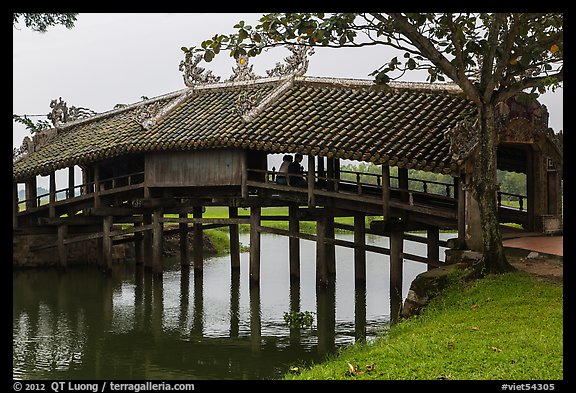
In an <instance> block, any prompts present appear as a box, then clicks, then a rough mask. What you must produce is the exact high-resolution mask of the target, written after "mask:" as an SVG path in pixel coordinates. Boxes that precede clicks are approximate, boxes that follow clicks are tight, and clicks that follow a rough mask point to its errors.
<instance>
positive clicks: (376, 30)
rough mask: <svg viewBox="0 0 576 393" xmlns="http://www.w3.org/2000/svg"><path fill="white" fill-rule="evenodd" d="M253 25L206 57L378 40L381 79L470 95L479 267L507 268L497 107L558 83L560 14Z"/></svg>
mask: <svg viewBox="0 0 576 393" xmlns="http://www.w3.org/2000/svg"><path fill="white" fill-rule="evenodd" d="M259 21H260V24H258V25H257V26H255V27H252V26H249V25H246V24H245V23H244V22H239V23H238V24H236V25H235V26H234V28H235V29H237V32H236V33H233V34H230V35H221V34H216V35H215V36H214V37H213V38H211V39H207V40H205V41H203V42H202V43H201V45H200V47H195V46H193V47H190V48H182V49H183V50H184V52H186V53H188V54H189V53H198V52H199V53H202V54H203V56H204V60H205V61H208V62H209V61H211V60H212V59H213V58H214V56H215V55H216V54H218V53H220V52H221V51H223V50H228V51H230V56H233V57H235V58H238V57H239V56H243V55H248V56H251V57H253V56H257V55H258V54H260V53H261V52H262V50H263V49H267V48H271V47H274V46H279V45H284V44H288V43H291V44H297V45H305V46H325V47H359V46H368V45H382V46H387V47H392V48H395V49H397V50H399V51H401V52H404V55H403V57H400V58H398V57H394V58H392V59H391V60H390V61H389V62H387V63H385V64H383V65H382V66H381V67H380V68H379V69H378V70H375V71H374V72H373V73H372V74H371V75H373V76H374V77H375V81H376V82H377V83H381V84H386V83H388V82H389V81H390V80H393V79H398V78H400V77H401V76H402V75H404V73H405V72H407V71H411V70H427V71H428V81H429V82H431V83H432V82H436V81H444V80H445V79H446V77H447V78H448V79H449V80H451V81H452V82H454V83H456V84H457V85H458V86H460V88H461V89H462V91H463V94H464V95H465V97H466V98H467V99H469V100H471V101H473V102H474V104H475V105H476V108H477V111H478V119H477V120H478V121H477V122H476V123H475V124H474V125H471V124H463V127H466V128H467V129H468V130H469V131H470V132H472V135H474V136H476V137H477V140H478V146H477V149H478V150H477V160H476V164H477V165H478V167H477V168H476V170H475V173H474V175H473V177H472V179H471V181H470V184H469V189H470V190H471V192H472V195H473V197H474V198H475V199H476V201H477V202H478V205H479V210H480V219H481V225H482V239H483V241H482V243H483V250H482V251H483V260H482V261H481V263H480V264H479V267H480V268H481V270H482V271H483V272H488V273H500V272H506V271H510V270H513V267H512V266H511V265H510V264H509V263H508V261H507V260H506V257H505V255H504V249H503V246H502V236H501V234H500V229H499V225H498V219H497V202H496V197H495V196H496V191H497V187H498V186H497V178H496V145H497V139H496V138H497V128H496V125H495V114H496V107H497V104H498V103H500V102H504V101H505V100H507V99H508V98H510V97H512V96H515V95H517V94H519V93H521V92H526V91H527V90H529V94H531V96H532V97H537V95H538V94H539V93H543V92H545V91H546V90H547V89H554V88H556V87H558V86H560V83H561V82H562V81H563V15H562V14H546V13H539V14H536V13H510V14H508V13H492V14H487V13H480V14H473V13H459V14H453V13H441V14H434V13H389V14H379V13H367V14H364V13H363V14H355V13H336V14H329V15H328V14H323V13H290V14H277V13H272V14H266V15H263V16H262V17H261V18H260V20H259Z"/></svg>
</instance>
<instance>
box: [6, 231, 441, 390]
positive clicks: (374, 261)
mask: <svg viewBox="0 0 576 393" xmlns="http://www.w3.org/2000/svg"><path fill="white" fill-rule="evenodd" d="M264 238H265V241H263V242H262V265H261V279H260V283H259V284H257V285H250V283H249V275H248V254H242V256H241V268H240V270H238V269H231V268H230V259H229V257H222V258H213V259H207V260H206V261H205V263H204V270H203V272H199V271H196V270H194V269H192V270H191V269H190V268H189V267H187V266H184V267H182V268H181V266H180V264H179V261H166V263H165V266H167V271H165V272H164V274H162V275H153V274H151V273H150V271H149V270H146V269H145V268H144V267H143V266H141V265H134V264H124V265H114V267H113V270H112V273H111V274H109V275H107V274H104V273H102V272H101V271H100V270H98V268H96V267H92V266H84V267H73V266H71V267H68V268H67V269H66V271H59V270H49V269H48V270H21V271H15V272H14V273H13V355H12V358H13V378H15V379H159V380H166V379H267V378H277V377H281V376H282V375H283V374H284V373H285V372H286V371H287V370H288V368H289V367H290V366H291V365H295V364H297V365H299V366H303V365H307V364H310V363H312V362H317V361H320V360H321V359H322V358H323V357H324V356H326V355H328V354H331V353H334V352H335V351H336V349H337V348H338V347H339V346H341V345H345V344H349V343H353V342H354V341H355V340H366V339H370V338H371V337H374V335H375V334H376V332H377V331H378V329H380V328H382V327H383V326H384V325H385V323H386V321H387V320H388V314H389V304H388V302H389V295H388V285H389V284H388V279H387V274H388V263H386V261H385V260H384V258H385V257H384V256H382V255H376V254H372V253H367V271H368V272H369V274H368V275H367V281H366V283H358V282H356V283H355V282H354V280H353V268H354V267H353V263H351V261H353V254H352V250H349V249H341V248H337V249H336V254H337V255H336V257H337V275H336V281H335V282H332V283H331V284H330V285H328V286H327V287H325V288H318V289H317V288H316V285H315V273H314V272H315V248H314V243H312V242H308V241H301V272H300V273H301V277H300V280H296V281H293V282H290V279H289V262H288V256H287V253H279V252H278V250H287V247H288V239H286V238H283V237H276V236H265V237H264ZM378 239H379V240H380V238H378ZM422 246H423V247H425V245H422ZM406 248H407V250H408V252H413V253H420V254H421V255H423V252H422V251H418V250H415V249H411V248H409V247H406ZM424 252H425V251H424ZM282 254H286V255H284V256H283V255H282ZM441 255H442V254H441ZM282 258H285V260H283V259H282ZM171 265H172V266H171ZM424 270H425V266H424V265H421V264H416V263H409V262H406V263H405V267H404V274H405V283H404V296H406V293H407V291H408V288H409V285H410V282H411V280H412V279H413V278H414V276H416V274H418V273H420V272H422V271H424ZM289 311H297V312H298V311H311V312H313V313H314V314H315V321H314V326H313V327H312V328H307V329H295V328H290V327H288V326H287V325H286V324H285V323H284V320H283V316H284V313H285V312H289Z"/></svg>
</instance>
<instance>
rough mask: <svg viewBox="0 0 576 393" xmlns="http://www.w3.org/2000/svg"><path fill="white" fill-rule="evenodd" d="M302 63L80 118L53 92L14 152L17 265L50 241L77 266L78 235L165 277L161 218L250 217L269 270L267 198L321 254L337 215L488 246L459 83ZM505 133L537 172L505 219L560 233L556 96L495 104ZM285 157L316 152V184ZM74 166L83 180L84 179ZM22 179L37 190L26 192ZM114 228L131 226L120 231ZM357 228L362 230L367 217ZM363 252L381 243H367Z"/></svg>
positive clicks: (205, 80) (183, 223) (242, 69)
mask: <svg viewBox="0 0 576 393" xmlns="http://www.w3.org/2000/svg"><path fill="white" fill-rule="evenodd" d="M304 71H305V67H304V68H302V67H300V68H297V67H296V68H289V67H284V68H283V67H277V69H276V70H272V71H271V72H269V73H268V74H269V76H268V77H265V78H259V77H256V76H255V75H254V74H253V73H252V72H251V68H250V67H249V66H248V63H247V61H246V59H240V61H239V62H238V66H237V68H236V69H235V73H234V75H233V76H232V77H231V78H230V79H228V80H227V81H224V82H220V81H219V80H218V78H215V77H213V76H212V75H210V74H209V73H208V74H207V73H206V72H205V71H204V70H203V69H200V68H198V67H196V64H194V63H192V64H188V66H187V68H186V74H185V82H186V85H187V87H186V88H185V89H182V90H179V91H176V92H173V93H169V94H166V95H163V96H160V97H156V98H152V99H147V100H145V101H141V102H138V103H135V104H132V105H128V106H125V107H123V108H120V109H116V110H111V111H109V112H105V113H100V114H90V115H89V116H86V117H84V116H82V113H81V111H79V110H77V108H74V107H72V108H68V107H67V105H66V103H64V102H62V100H60V101H58V102H57V101H53V103H52V105H51V106H52V109H53V110H52V113H51V114H50V118H51V119H52V121H53V123H54V127H53V128H52V129H50V130H47V131H43V132H41V133H39V134H37V135H34V136H33V137H32V138H29V137H27V138H25V140H24V141H23V143H22V146H21V148H20V149H15V151H14V161H13V190H14V198H13V199H14V203H13V228H14V238H15V240H14V250H15V253H14V264H15V265H25V264H27V263H28V262H26V261H30V260H31V259H33V257H32V256H31V255H32V254H35V255H41V252H42V251H45V252H52V253H53V254H54V255H56V256H57V258H59V260H60V263H61V264H65V263H66V261H68V260H70V259H73V256H72V255H71V253H72V254H73V251H72V249H73V247H72V246H73V245H74V244H76V242H77V241H78V242H79V241H94V240H95V239H96V240H97V241H98V243H97V244H98V246H97V247H99V248H100V249H101V250H103V254H102V255H103V256H102V258H104V262H103V263H105V264H108V265H109V264H110V263H111V261H110V258H111V257H110V250H111V248H112V245H113V244H114V241H113V238H115V237H124V238H125V237H129V238H130V240H131V241H134V242H135V243H136V244H137V247H140V244H141V243H143V244H144V246H143V247H150V250H151V252H149V253H147V252H142V255H143V256H141V257H142V258H147V257H148V256H150V255H152V256H153V260H152V261H151V262H149V263H150V264H151V266H153V267H154V269H155V270H156V271H162V268H161V261H158V259H160V252H161V251H160V250H161V249H162V246H161V244H162V241H161V237H162V233H163V230H164V228H163V225H164V223H167V222H173V223H178V224H179V226H180V229H181V230H182V231H183V232H181V233H186V231H187V228H188V224H192V226H193V228H194V231H195V233H196V234H201V233H202V232H201V231H202V228H207V227H210V226H215V225H230V228H231V234H233V233H237V225H238V224H240V223H250V224H251V226H253V227H254V228H255V229H254V234H253V235H251V236H252V237H251V246H252V250H251V263H253V264H254V267H252V265H251V274H252V272H253V271H254V272H257V269H258V268H259V267H258V263H259V262H257V259H258V258H259V256H258V251H257V248H256V247H255V245H256V244H258V243H257V242H258V241H259V240H258V239H259V233H260V232H261V231H265V230H264V228H263V227H262V226H260V222H261V217H260V208H261V207H265V206H289V207H290V215H289V217H286V220H287V221H289V222H290V228H291V229H290V231H287V233H284V234H287V235H289V236H290V237H291V252H292V250H297V243H294V240H295V241H296V242H297V241H298V239H299V238H306V237H305V236H304V235H303V234H300V233H299V231H298V220H300V219H313V220H316V221H317V223H318V227H319V229H318V234H317V236H316V237H314V240H317V242H318V243H319V246H318V247H319V252H318V254H319V255H320V257H319V258H321V257H323V255H324V254H327V255H329V254H330V251H329V250H330V246H332V247H333V246H334V245H335V244H336V245H337V244H339V243H338V241H337V240H334V239H333V229H334V221H333V217H334V216H339V215H340V216H342V215H353V216H355V217H360V218H361V221H362V222H363V221H364V217H365V216H366V215H377V216H383V218H384V221H382V222H380V224H379V225H375V226H374V227H373V228H371V229H368V231H370V230H373V231H375V232H380V233H382V234H386V233H390V231H392V232H394V231H397V230H401V231H402V232H403V231H405V230H410V229H426V230H429V231H432V232H429V234H430V233H436V236H437V231H438V229H448V228H451V229H457V230H458V239H459V240H460V241H459V242H458V244H459V246H460V247H464V246H466V247H469V248H472V249H474V248H475V247H478V244H479V236H480V231H479V227H478V226H479V218H478V214H477V210H475V209H476V205H475V202H474V200H473V199H472V198H471V196H470V195H469V193H467V192H466V186H465V184H466V181H467V177H468V176H469V175H470V173H471V171H473V170H474V169H473V168H474V166H473V165H472V164H471V162H472V160H473V157H474V151H475V141H474V139H473V138H472V137H471V136H470V135H466V133H465V132H463V131H461V127H458V125H459V124H461V122H462V121H464V120H467V119H468V120H469V119H473V118H474V116H475V107H474V105H473V103H471V102H470V101H468V100H466V99H465V97H463V95H462V94H461V90H460V89H459V88H458V87H457V86H454V85H450V84H428V83H391V84H390V85H389V86H388V87H382V86H377V85H376V84H374V82H372V81H367V80H352V79H335V78H320V77H306V76H303V73H304ZM499 127H500V128H499V132H500V138H499V146H498V168H500V169H503V170H507V171H515V172H521V173H525V174H526V180H527V187H526V194H525V195H515V196H514V198H516V199H517V200H518V201H519V205H518V206H516V207H514V208H511V207H506V206H504V205H502V206H501V210H500V220H501V222H514V223H518V224H520V225H521V226H522V227H523V228H524V230H526V231H532V232H542V233H552V232H555V231H560V230H561V229H562V199H561V197H562V192H561V179H562V138H561V134H555V133H554V132H553V131H552V130H551V129H550V128H549V127H548V113H547V110H546V108H545V106H543V105H540V104H539V103H537V102H533V101H528V102H525V101H523V100H520V99H511V100H509V101H508V102H507V103H505V104H503V105H502V106H501V107H500V108H499ZM286 153H300V154H302V155H303V156H304V157H305V160H306V165H305V168H304V170H305V175H306V179H307V180H306V181H307V183H306V185H305V186H304V187H294V186H290V185H280V184H276V183H275V182H274V177H275V175H276V173H275V171H274V170H272V165H271V162H270V160H269V158H270V157H271V156H270V155H273V154H286ZM341 160H356V161H364V162H369V163H373V164H375V165H379V166H381V171H380V172H378V173H376V174H375V173H348V174H346V176H345V174H344V173H343V172H344V171H342V170H341V167H340V162H341ZM76 166H77V167H79V168H80V169H81V172H82V179H81V180H80V179H75V178H74V167H76ZM391 167H397V175H391V174H390V168H391ZM67 168H68V169H69V185H68V187H66V188H65V189H63V190H57V189H56V182H55V172H56V171H57V170H62V169H67ZM410 169H415V170H421V171H426V172H435V173H442V174H446V175H450V176H451V177H452V181H449V182H446V183H443V184H442V187H443V189H445V192H443V193H441V194H438V193H433V192H429V191H428V188H429V186H430V182H429V181H425V180H422V179H417V178H412V177H409V172H408V170H410ZM37 176H49V177H50V191H49V194H48V195H46V196H44V197H45V198H46V199H47V203H42V202H41V200H42V197H43V196H40V195H37V193H36V188H37V187H36V179H37ZM19 184H23V185H24V186H25V198H24V199H23V200H22V199H21V200H18V185H19ZM500 196H501V195H500V194H499V198H500ZM206 206H228V207H229V209H230V215H229V217H227V218H222V219H212V220H210V219H206V218H202V209H203V208H204V207H206ZM238 207H250V208H251V211H252V212H251V216H250V218H249V219H248V218H241V217H240V218H239V217H238V210H237V209H238ZM166 213H177V214H179V218H177V219H169V218H165V214H166ZM190 215H192V217H190ZM276 219H278V218H276ZM118 223H123V224H126V225H130V226H131V229H122V230H119V229H114V224H118ZM357 225H358V226H357V228H355V231H356V230H358V231H359V233H361V234H362V235H363V234H364V233H365V230H366V229H365V228H363V224H361V222H360V219H359V220H358V224H357ZM355 227H356V225H355ZM232 230H236V232H234V231H232ZM322 231H323V232H322ZM434 231H435V232H434ZM355 233H356V232H355ZM39 236H40V237H42V238H40V237H39ZM253 242H254V244H253ZM340 243H343V242H340ZM325 244H326V245H327V246H326V250H327V251H326V250H325V248H324V245H325ZM351 246H353V247H355V249H360V250H361V251H362V252H364V251H366V250H367V249H369V247H368V246H366V245H365V244H364V243H363V241H362V240H360V239H358V241H357V242H355V244H353V245H351ZM195 252H196V251H195ZM38 253H40V254H38ZM384 253H386V252H384ZM252 254H254V255H252ZM432 255H434V253H432ZM36 258H38V257H36ZM295 258H296V257H295ZM434 258H435V260H436V262H437V260H438V258H437V256H436V257H432V258H431V259H430V261H429V262H430V263H431V264H434V263H433V262H434ZM199 259H201V255H200V256H195V260H199ZM360 259H361V258H360ZM145 263H148V262H145ZM195 263H198V264H199V265H201V262H195ZM236 263H237V262H236ZM232 264H233V265H234V264H235V262H234V257H233V261H232ZM321 269H324V268H321ZM328 270H329V268H328ZM255 274H257V273H255ZM319 274H320V275H321V277H322V275H325V270H322V271H319ZM359 274H361V273H359Z"/></svg>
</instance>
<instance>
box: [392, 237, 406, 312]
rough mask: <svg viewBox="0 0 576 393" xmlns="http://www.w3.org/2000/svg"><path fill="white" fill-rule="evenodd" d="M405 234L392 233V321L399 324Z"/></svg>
mask: <svg viewBox="0 0 576 393" xmlns="http://www.w3.org/2000/svg"><path fill="white" fill-rule="evenodd" d="M403 246H404V232H401V231H392V232H391V233H390V320H391V321H392V322H397V321H398V319H399V317H400V312H401V311H402V275H403V274H402V270H403V269H402V268H403V266H402V265H403V260H402V252H403Z"/></svg>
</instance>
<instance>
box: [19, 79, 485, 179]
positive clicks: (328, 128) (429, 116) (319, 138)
mask: <svg viewBox="0 0 576 393" xmlns="http://www.w3.org/2000/svg"><path fill="white" fill-rule="evenodd" d="M287 82H288V83H291V85H290V86H289V88H288V89H287V90H285V91H283V92H281V94H280V95H279V96H278V97H277V98H275V99H274V100H271V101H270V102H267V103H266V104H265V105H264V104H263V107H262V108H259V110H258V112H257V113H256V115H255V117H253V120H251V121H248V122H246V121H245V120H244V119H243V118H242V117H241V116H240V114H239V113H238V111H237V109H236V106H235V102H236V100H237V98H238V96H239V95H240V94H248V95H250V94H254V95H258V96H259V97H260V99H262V98H265V97H271V96H272V95H273V94H274V92H275V91H279V90H278V89H279V87H280V86H281V85H283V84H284V86H286V85H285V83H287ZM155 103H157V104H161V105H162V106H163V107H164V108H165V109H166V108H169V110H165V111H164V112H163V113H161V115H160V116H158V118H157V119H156V122H155V123H154V124H152V125H150V126H148V127H143V126H142V125H141V124H139V123H138V122H137V121H136V120H135V118H136V115H137V114H138V111H140V110H142V109H143V108H145V107H146V106H151V105H152V104H155ZM474 113H475V108H474V105H473V104H472V103H471V102H470V101H467V100H465V99H464V98H462V96H461V94H460V90H459V89H458V88H456V87H454V86H452V85H430V84H425V83H399V84H393V85H391V86H390V87H389V88H382V87H378V86H376V85H375V84H374V83H372V82H369V81H360V80H343V79H332V78H311V77H296V78H294V79H293V80H287V79H281V78H267V79H263V80H260V81H251V82H246V81H244V82H239V83H230V82H229V83H220V84H212V85H205V86H201V87H195V88H194V89H184V90H181V91H180V92H175V93H171V94H168V95H165V96H162V97H157V98H155V99H152V100H148V101H143V102H140V103H137V104H134V105H131V106H129V107H127V108H124V109H122V110H115V111H110V112H107V113H104V114H100V115H97V116H94V117H92V118H89V119H86V120H82V121H77V122H75V123H73V124H68V125H65V126H63V127H61V128H60V129H58V132H57V133H56V135H54V136H53V137H52V139H50V140H49V141H48V142H47V143H46V144H45V145H43V146H42V147H40V148H39V149H37V151H34V152H30V153H28V154H27V155H25V156H23V157H22V158H21V159H19V160H17V161H15V162H14V166H13V177H14V180H15V181H23V180H24V179H26V178H27V177H30V176H33V175H35V174H46V173H49V172H51V171H54V170H57V169H61V168H66V167H68V166H71V165H75V164H82V163H87V162H91V161H95V160H99V159H102V158H106V157H114V156H120V155H124V154H130V153H133V152H146V151H155V150H190V149H206V148H250V149H255V150H262V151H266V152H269V153H296V152H299V153H302V154H305V155H306V154H313V155H319V156H327V157H331V158H341V159H351V160H361V161H368V162H373V163H375V164H389V165H399V166H404V167H407V168H415V169H421V170H426V171H433V172H442V173H449V172H451V171H454V170H456V169H457V164H456V162H454V161H453V160H452V158H451V155H450V153H449V141H448V140H446V139H445V138H444V132H445V131H446V130H447V129H449V128H451V127H452V126H454V125H455V124H456V122H457V121H458V120H460V119H462V117H463V116H470V115H473V114H474Z"/></svg>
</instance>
